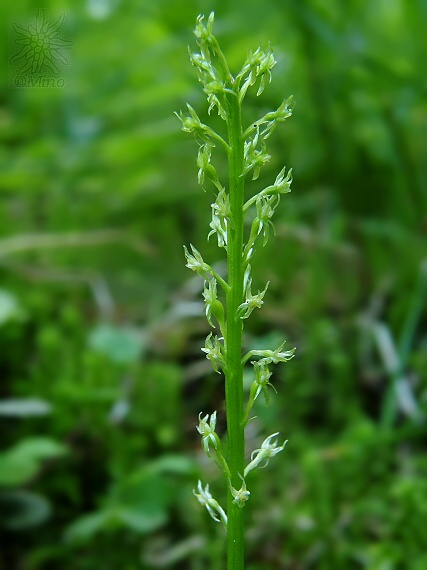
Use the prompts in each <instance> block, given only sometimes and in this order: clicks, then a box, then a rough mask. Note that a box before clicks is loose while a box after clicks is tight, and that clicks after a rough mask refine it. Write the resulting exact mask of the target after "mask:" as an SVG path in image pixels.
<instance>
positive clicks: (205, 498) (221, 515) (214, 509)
mask: <svg viewBox="0 0 427 570" xmlns="http://www.w3.org/2000/svg"><path fill="white" fill-rule="evenodd" d="M197 490H198V491H199V492H198V493H196V491H195V490H193V494H194V496H195V497H196V498H197V500H198V501H199V503H200V504H201V505H202V507H206V509H207V511H208V513H209V514H210V516H211V517H212V518H213V520H214V521H215V522H222V524H223V525H224V527H225V528H227V515H226V514H225V511H224V509H223V508H222V507H221V506H220V505H219V503H218V501H216V500H215V499H214V498H213V497H212V495H211V493H210V492H209V485H206V487H205V488H204V489H203V487H202V482H201V481H200V480H199V482H198V483H197Z"/></svg>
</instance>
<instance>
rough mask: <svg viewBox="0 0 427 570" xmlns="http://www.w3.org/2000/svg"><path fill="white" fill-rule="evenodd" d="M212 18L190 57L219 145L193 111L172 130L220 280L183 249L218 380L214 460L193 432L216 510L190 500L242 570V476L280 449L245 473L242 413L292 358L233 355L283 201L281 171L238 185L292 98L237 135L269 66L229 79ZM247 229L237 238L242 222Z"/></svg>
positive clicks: (253, 65)
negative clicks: (217, 120) (213, 484)
mask: <svg viewBox="0 0 427 570" xmlns="http://www.w3.org/2000/svg"><path fill="white" fill-rule="evenodd" d="M213 21H214V15H213V13H212V14H210V16H209V19H208V21H207V23H206V25H205V24H204V22H203V16H199V17H198V18H197V25H196V29H195V35H196V38H197V44H198V47H199V50H200V51H199V52H198V53H190V59H191V63H192V64H193V65H194V66H195V67H196V69H197V72H198V76H199V80H200V82H201V83H202V85H203V90H204V92H205V93H206V95H207V99H208V104H209V108H208V112H209V113H210V112H211V111H212V110H216V111H217V112H218V115H219V116H220V117H221V118H222V119H223V120H224V121H225V124H226V131H227V137H226V138H223V136H221V135H220V134H218V133H216V132H215V131H213V130H212V129H211V128H210V127H209V126H207V125H205V124H203V123H202V122H201V120H200V119H199V117H198V115H197V113H196V111H195V110H194V109H193V108H192V107H191V106H190V105H188V104H187V107H188V114H183V113H180V115H178V117H179V119H180V120H181V122H182V130H183V131H185V132H188V133H193V134H194V135H195V137H196V140H197V141H198V143H199V152H198V157H197V166H198V168H199V171H198V180H199V183H200V185H201V186H202V187H203V188H204V187H205V184H206V181H207V180H209V181H210V182H211V183H212V184H213V187H214V190H215V194H216V198H215V201H214V202H213V204H212V222H211V223H210V228H211V231H210V232H209V235H208V239H209V238H210V237H211V236H216V238H217V240H218V246H219V247H221V248H223V249H224V250H225V251H226V255H227V265H228V276H227V279H224V278H223V277H221V276H220V275H219V274H218V273H217V272H216V271H215V270H214V269H213V268H212V267H211V266H210V265H209V264H208V263H206V262H205V261H204V259H203V257H202V255H201V254H200V253H199V251H198V250H197V249H196V248H195V247H194V246H193V245H191V246H190V247H191V251H189V250H188V249H187V248H186V247H184V251H185V257H186V260H187V267H189V268H190V269H192V270H193V271H195V272H196V273H198V274H199V275H201V276H202V277H203V278H204V280H205V285H204V291H203V297H204V300H205V312H206V317H207V320H208V322H209V325H210V326H211V327H212V328H214V329H215V333H213V332H211V333H209V335H208V337H207V338H206V342H205V347H204V348H202V350H203V352H205V353H206V357H207V358H208V359H209V360H210V361H211V364H212V367H213V369H214V371H215V372H217V373H219V374H221V371H222V372H223V373H224V375H225V403H226V416H227V450H226V451H223V446H222V442H221V439H220V437H219V436H218V434H217V433H216V431H215V429H216V412H213V413H212V414H210V415H209V414H206V415H203V413H200V415H199V425H198V427H197V430H198V432H199V433H200V435H201V436H202V446H203V449H204V451H205V453H206V455H207V456H208V457H209V458H211V459H213V460H214V461H215V462H216V463H217V464H218V466H219V467H220V469H221V470H222V472H223V473H224V476H225V478H226V482H227V489H228V491H227V497H228V499H227V508H226V510H225V509H224V508H223V507H221V506H220V505H219V503H218V502H217V501H216V500H215V499H214V498H213V497H212V495H211V493H210V491H209V485H206V486H205V487H204V486H203V485H202V483H201V481H199V483H198V486H197V491H195V492H194V494H195V496H196V497H197V499H198V500H199V502H200V503H201V504H202V505H203V506H205V507H206V509H207V510H208V512H209V514H210V515H211V517H212V518H213V519H214V520H215V521H217V522H221V523H222V524H223V525H224V527H225V529H226V531H227V568H228V570H242V569H243V567H244V541H243V529H244V526H243V507H244V506H245V504H246V502H247V500H248V499H249V496H250V491H249V490H248V488H247V483H246V480H247V477H248V475H249V473H250V472H251V471H252V470H253V469H255V468H257V467H263V466H265V465H266V464H267V463H268V461H269V459H270V458H271V457H274V456H275V455H277V453H279V452H280V451H282V450H283V448H284V447H285V445H286V441H285V442H284V443H283V444H282V445H279V443H278V441H279V440H278V436H279V434H278V433H274V434H272V435H270V436H268V437H267V438H266V439H265V440H264V442H263V443H262V445H261V447H260V448H259V449H256V450H254V451H253V452H252V455H251V458H250V461H249V463H247V464H246V465H245V428H246V426H247V424H248V423H249V421H250V420H251V419H252V418H251V416H250V412H251V409H252V406H253V405H254V402H255V400H256V399H257V398H258V396H260V395H261V393H262V395H263V396H264V398H265V403H266V405H268V403H269V398H270V394H269V388H270V387H272V384H271V383H270V378H271V375H272V372H271V371H270V365H271V364H277V363H279V362H286V361H287V360H289V359H291V358H292V357H293V355H294V349H292V350H284V343H283V344H282V345H281V346H279V347H278V348H276V349H275V350H268V349H266V350H251V351H249V352H248V353H247V354H245V355H244V356H242V334H243V324H244V321H245V319H247V318H248V317H249V316H250V315H251V313H252V311H253V310H254V309H257V308H260V307H261V306H262V305H263V303H264V296H265V294H266V292H267V289H268V283H267V284H266V285H265V287H264V289H263V290H262V291H258V292H257V293H254V289H253V285H252V277H251V260H252V257H253V255H254V253H255V252H256V251H257V250H259V249H261V248H262V247H263V246H265V244H266V243H267V241H268V239H269V237H270V235H271V232H273V233H274V226H273V222H272V217H273V214H274V211H275V209H276V207H277V206H278V204H279V201H280V197H281V196H282V195H283V194H286V193H288V192H290V186H291V181H292V177H291V170H289V171H288V172H287V173H286V171H285V168H283V169H282V170H281V171H280V172H279V174H278V175H277V177H276V179H275V181H274V183H273V184H271V185H270V186H267V187H266V188H264V189H263V190H261V191H260V192H258V193H257V194H256V195H254V196H252V197H251V198H249V199H247V200H245V180H246V177H247V176H248V175H250V174H252V180H256V179H257V178H258V176H259V172H260V169H261V167H262V166H263V165H264V164H266V163H267V162H268V160H269V159H270V156H269V154H268V153H267V149H266V141H267V139H268V138H269V137H270V135H271V134H272V133H273V131H274V130H275V128H276V126H277V125H278V123H281V122H283V121H285V120H286V119H287V118H288V117H290V116H291V114H292V106H291V103H292V98H291V97H290V98H288V99H286V100H284V101H283V102H282V104H281V105H280V106H279V108H278V109H277V110H276V111H272V112H270V113H267V114H266V115H264V116H263V117H261V118H260V119H258V120H257V121H255V122H253V123H251V124H250V125H249V126H247V127H246V128H245V127H243V124H242V104H243V100H244V97H245V95H246V92H247V91H248V89H250V88H254V89H256V90H257V91H256V94H257V95H261V93H262V92H263V90H264V87H265V85H266V83H267V82H270V81H271V70H272V69H273V67H274V65H275V63H276V61H275V59H274V57H273V53H272V51H271V50H270V49H268V50H266V51H262V50H261V49H260V48H258V49H257V50H256V51H255V52H254V53H250V54H249V55H248V58H247V60H246V62H245V63H244V65H243V67H242V69H241V71H240V72H239V73H238V74H237V75H236V76H235V77H233V76H232V75H231V73H230V70H229V68H228V64H227V61H226V59H225V57H224V54H223V53H222V51H221V48H220V46H219V44H218V41H217V39H216V38H215V36H214V35H213V33H212V27H213ZM214 148H220V149H221V150H222V151H224V152H225V154H226V157H227V159H228V170H229V177H228V187H227V186H226V185H224V184H223V183H222V181H220V180H219V177H218V174H217V171H216V169H215V167H214V166H213V164H212V163H211V156H212V151H213V149H214ZM246 218H248V220H249V222H250V229H249V230H248V231H245V219H246ZM248 362H250V363H251V364H252V366H253V370H254V378H255V379H254V381H253V383H252V386H251V388H250V391H249V394H248V396H247V397H246V398H245V395H244V390H243V368H244V366H245V364H247V363H248Z"/></svg>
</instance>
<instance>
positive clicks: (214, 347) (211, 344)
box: [202, 333, 224, 374]
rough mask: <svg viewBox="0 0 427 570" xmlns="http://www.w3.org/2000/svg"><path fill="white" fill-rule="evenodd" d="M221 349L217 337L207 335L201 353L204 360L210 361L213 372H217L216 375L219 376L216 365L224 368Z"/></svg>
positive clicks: (210, 334)
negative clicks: (203, 355)
mask: <svg viewBox="0 0 427 570" xmlns="http://www.w3.org/2000/svg"><path fill="white" fill-rule="evenodd" d="M222 349H223V346H222V344H221V343H220V342H219V338H218V337H217V336H212V333H209V335H208V336H207V337H206V341H205V348H202V351H203V352H204V353H205V354H206V358H207V359H208V360H210V361H211V364H212V368H213V369H214V371H215V372H218V374H221V372H220V370H219V368H218V365H221V366H222V367H223V368H224V358H223V356H222Z"/></svg>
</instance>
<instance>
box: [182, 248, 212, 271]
mask: <svg viewBox="0 0 427 570" xmlns="http://www.w3.org/2000/svg"><path fill="white" fill-rule="evenodd" d="M190 247H191V251H192V254H191V253H189V251H188V249H187V248H186V247H185V245H184V254H185V258H186V260H187V263H186V264H185V266H186V267H188V268H189V269H191V270H192V271H195V272H196V273H198V274H199V275H201V276H202V277H204V278H205V279H210V278H212V276H213V271H212V267H211V266H210V265H208V264H207V263H205V262H204V261H203V257H202V256H201V254H200V252H199V251H198V250H197V249H196V248H195V247H194V245H192V244H190Z"/></svg>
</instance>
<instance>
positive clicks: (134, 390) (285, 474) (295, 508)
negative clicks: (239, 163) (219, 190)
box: [0, 0, 427, 570]
mask: <svg viewBox="0 0 427 570" xmlns="http://www.w3.org/2000/svg"><path fill="white" fill-rule="evenodd" d="M39 8H44V9H46V15H48V16H49V17H50V18H51V19H52V21H53V22H56V21H57V19H58V18H59V17H61V15H65V19H64V21H63V22H62V24H61V27H60V31H61V33H60V37H61V38H62V39H63V40H64V46H65V43H67V44H71V45H67V46H66V47H64V48H63V54H64V55H65V56H66V57H67V60H68V63H67V64H65V63H63V64H61V65H60V69H59V76H60V77H61V78H62V79H64V80H65V85H64V87H62V88H37V87H33V88H22V89H20V88H15V87H14V85H13V79H14V77H15V76H14V74H16V69H17V68H16V65H15V64H16V58H15V60H14V61H12V62H11V60H12V59H13V57H14V54H15V55H16V49H17V44H16V40H17V39H18V38H19V36H17V33H16V30H15V29H14V28H13V24H18V25H20V26H22V27H24V28H26V29H28V26H29V25H30V24H31V23H33V25H34V22H36V16H37V9H39ZM211 10H215V14H216V23H215V33H216V35H217V37H218V38H219V40H220V41H221V43H222V45H223V48H224V51H225V53H226V55H227V57H228V58H229V61H230V65H231V67H232V69H234V71H238V70H239V69H240V66H241V65H242V63H243V61H244V59H245V57H246V54H247V52H248V50H249V49H251V48H252V49H255V48H256V47H257V46H258V45H259V44H260V43H261V44H263V45H266V44H267V43H268V42H270V43H271V45H272V47H273V49H274V52H275V56H276V59H277V60H278V63H277V66H276V67H275V69H274V72H273V82H272V84H271V85H270V86H269V87H268V88H267V89H266V90H265V92H264V94H263V95H262V96H261V97H260V98H256V97H255V96H254V95H248V98H247V103H246V116H245V120H247V121H252V120H254V119H256V118H258V117H260V116H261V115H263V114H264V113H265V112H266V111H268V110H272V109H276V108H277V107H278V105H279V104H280V102H281V101H282V99H283V98H284V97H287V96H288V95H290V94H293V95H294V98H295V101H296V106H295V112H294V116H293V117H292V118H291V119H289V120H288V121H287V122H286V123H285V125H283V126H282V127H280V128H278V129H277V130H276V132H275V133H274V136H273V137H272V138H271V139H269V143H270V145H269V150H270V154H271V155H272V160H271V163H270V164H269V165H268V167H266V168H265V169H264V171H263V172H262V175H261V177H260V179H259V180H258V181H257V182H255V183H253V185H252V186H249V187H248V189H249V188H250V189H251V190H250V191H252V192H255V191H257V190H259V189H260V188H262V187H263V186H265V185H267V184H269V183H270V182H271V180H272V179H273V180H274V178H275V176H276V174H277V173H278V171H279V170H280V169H281V168H282V166H283V165H285V164H286V165H287V166H291V167H293V172H294V184H293V192H292V194H290V195H289V196H287V197H286V198H284V199H283V200H282V202H281V204H280V207H279V210H278V215H277V217H276V229H277V238H276V239H274V240H270V242H269V244H268V245H267V246H266V247H265V249H264V250H263V253H262V255H258V257H257V258H256V259H255V260H254V263H253V272H254V285H255V288H258V287H260V288H263V286H264V284H265V281H266V280H270V282H271V284H270V288H269V291H268V294H267V296H266V303H265V307H264V308H263V309H262V311H259V312H258V313H254V314H253V317H252V318H251V320H250V321H249V322H248V326H247V329H246V339H245V340H246V343H247V346H249V347H250V346H257V345H262V346H270V347H272V348H273V347H275V346H277V345H278V344H279V343H280V342H281V341H282V339H283V338H286V339H287V340H288V346H296V347H297V356H296V358H295V359H294V360H292V361H291V362H289V363H288V364H286V365H279V366H278V367H277V368H276V371H275V374H274V376H273V379H272V380H273V382H274V384H275V386H276V387H277V391H278V395H277V396H276V395H273V394H272V398H271V400H272V401H271V404H270V407H269V408H268V409H265V408H264V406H263V405H262V403H261V404H260V405H259V406H257V407H256V414H257V416H258V419H257V420H255V421H254V422H252V423H251V424H250V426H249V429H248V449H249V450H250V449H254V448H255V447H258V446H259V443H260V442H261V441H262V440H263V439H264V438H265V437H266V436H267V435H269V434H270V433H272V432H275V431H280V432H281V434H282V435H283V436H284V437H286V438H289V443H288V446H287V448H286V451H285V452H284V453H283V454H282V455H281V456H279V457H278V458H276V459H275V460H274V461H272V462H271V463H270V464H269V466H268V467H267V469H266V470H265V471H258V472H257V473H256V474H254V476H253V477H252V480H251V485H250V490H251V500H250V502H249V504H248V506H247V508H246V521H247V537H248V541H247V560H248V565H247V567H248V570H267V569H283V570H305V569H316V570H336V569H345V570H353V569H354V570H358V569H368V570H402V569H408V570H425V568H427V537H426V533H425V524H426V520H427V456H426V453H425V452H426V445H427V430H426V422H425V420H426V413H427V336H426V332H425V331H426V324H427V312H426V290H427V246H426V241H427V240H426V234H427V214H426V206H427V190H426V188H427V160H426V150H427V98H426V95H427V80H426V61H427V39H426V29H427V1H426V0H411V1H405V0H376V1H375V2H368V1H363V0H348V1H346V2H341V1H340V0H328V1H323V0H263V1H262V2H261V1H255V0H247V1H246V2H243V1H242V0H230V1H229V2H219V1H214V0H212V1H211V2H207V1H203V0H187V1H186V2H179V1H178V0H158V1H157V2H148V0H146V1H137V0H128V1H126V0H85V1H83V0H75V1H73V2H71V0H55V1H53V0H45V1H44V2H43V3H42V4H40V3H39V2H35V1H33V2H31V1H29V0H28V1H25V0H16V1H15V2H2V3H1V6H0V19H1V27H2V41H1V42H0V54H1V58H0V63H1V71H2V73H1V77H0V81H1V91H0V126H1V128H0V138H1V147H0V164H1V169H0V190H1V200H0V219H1V225H0V234H1V235H0V378H1V382H0V434H1V444H0V535H1V553H0V568H2V569H5V570H51V569H52V570H53V569H55V570H57V569H59V568H61V569H63V570H95V569H99V568H102V569H103V570H116V569H117V570H118V569H120V570H133V569H139V568H141V569H156V568H165V569H174V570H177V569H183V570H187V569H188V570H202V569H203V570H204V569H210V570H221V569H223V568H224V535H223V531H222V528H220V525H215V524H214V523H213V522H212V521H211V520H210V519H209V517H208V515H207V513H206V512H205V511H202V509H201V508H200V506H199V505H198V503H197V501H196V500H195V499H194V497H193V496H192V489H193V488H194V486H195V483H196V482H197V479H198V478H199V477H201V478H202V479H203V480H204V481H205V482H209V483H210V484H211V488H212V491H213V493H214V495H215V496H216V497H218V498H221V500H222V501H223V500H224V492H225V490H224V485H223V481H222V479H221V477H220V476H219V474H218V472H217V470H216V469H215V468H214V467H212V465H210V464H209V463H208V462H207V460H206V458H205V457H204V456H203V454H202V451H201V447H200V442H199V437H198V434H197V432H196V429H195V425H196V422H197V414H198V413H199V412H200V411H201V410H203V411H204V412H205V413H207V412H211V411H213V410H214V409H217V410H218V414H219V431H220V432H221V433H223V432H224V427H225V426H224V406H223V398H224V394H223V384H222V380H220V379H219V377H218V376H217V375H215V374H212V371H211V369H210V365H209V363H208V361H207V360H206V359H205V358H204V355H203V353H202V352H201V351H200V347H201V346H202V345H203V342H204V337H205V336H206V334H207V332H208V325H207V323H206V321H205V319H204V318H203V305H202V303H201V285H202V284H201V283H200V282H199V281H198V280H197V278H196V279H195V278H194V276H193V275H192V274H190V271H189V270H187V269H186V268H185V266H184V265H185V262H184V256H183V250H182V244H184V243H185V244H189V243H190V242H191V243H193V244H194V245H195V246H196V247H197V248H198V249H200V250H201V251H202V252H203V254H204V257H205V258H206V259H208V260H210V261H212V262H218V263H219V264H221V259H222V258H221V255H222V252H220V251H218V250H217V248H216V246H215V244H214V243H213V242H210V243H208V242H207V241H206V236H207V233H208V224H209V221H210V203H211V201H212V195H210V194H209V193H206V194H204V193H203V192H202V191H201V190H200V188H199V187H198V186H197V168H196V163H195V160H196V152H197V150H196V143H195V142H194V140H192V138H191V137H190V136H188V135H185V134H183V133H182V132H181V131H180V123H179V121H178V120H177V119H176V117H175V116H174V115H173V112H174V111H176V110H179V109H182V108H184V107H185V102H186V101H189V102H190V103H191V104H192V106H193V107H194V108H196V109H197V111H198V112H199V113H200V115H201V116H202V117H204V118H205V119H206V120H209V119H207V116H206V107H207V105H206V101H205V98H204V95H203V93H202V92H201V87H200V85H199V84H198V83H197V79H196V74H195V71H194V69H193V68H192V67H191V65H190V63H189V61H188V52H187V45H188V44H190V45H192V46H194V41H193V37H192V30H193V28H194V24H195V18H196V16H197V15H198V14H199V13H205V14H208V13H209V12H210V11H211ZM61 53H62V52H61ZM18 59H19V58H18ZM18 63H19V62H18ZM28 74H29V72H27V75H28ZM210 120H211V121H212V122H211V123H210V124H212V125H214V126H216V125H218V120H217V119H216V118H215V117H212V118H211V119H210ZM216 164H217V168H218V171H219V172H221V173H225V171H226V164H225V162H224V160H223V159H222V158H221V157H220V156H218V157H216ZM219 267H221V265H219ZM248 381H250V379H249V380H248Z"/></svg>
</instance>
